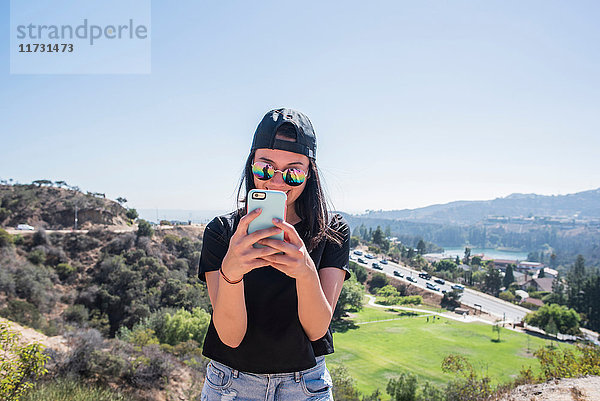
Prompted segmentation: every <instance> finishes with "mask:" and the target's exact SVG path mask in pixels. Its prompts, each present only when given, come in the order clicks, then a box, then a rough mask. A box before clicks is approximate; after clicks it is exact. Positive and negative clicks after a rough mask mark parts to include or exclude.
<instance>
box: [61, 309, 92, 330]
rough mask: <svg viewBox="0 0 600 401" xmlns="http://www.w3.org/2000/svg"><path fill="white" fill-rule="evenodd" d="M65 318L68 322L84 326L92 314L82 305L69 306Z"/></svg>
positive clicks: (64, 314)
mask: <svg viewBox="0 0 600 401" xmlns="http://www.w3.org/2000/svg"><path fill="white" fill-rule="evenodd" d="M63 317H64V318H65V320H66V321H67V322H75V323H77V324H79V325H83V324H84V323H85V322H87V321H88V319H89V318H90V313H89V311H88V310H87V308H86V307H85V306H83V305H81V304H74V305H71V306H69V307H68V308H67V309H66V310H65V311H64V312H63Z"/></svg>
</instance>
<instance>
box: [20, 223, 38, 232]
mask: <svg viewBox="0 0 600 401" xmlns="http://www.w3.org/2000/svg"><path fill="white" fill-rule="evenodd" d="M17 230H28V231H33V230H35V228H33V226H30V225H29V224H19V225H18V226H17Z"/></svg>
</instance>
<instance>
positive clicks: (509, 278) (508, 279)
mask: <svg viewBox="0 0 600 401" xmlns="http://www.w3.org/2000/svg"><path fill="white" fill-rule="evenodd" d="M513 266H514V265H513V264H512V263H511V264H509V265H508V266H506V273H505V274H504V278H503V279H502V285H503V286H504V288H508V287H509V286H510V284H511V283H513V282H514V281H515V275H514V274H513Z"/></svg>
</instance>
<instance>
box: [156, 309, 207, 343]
mask: <svg viewBox="0 0 600 401" xmlns="http://www.w3.org/2000/svg"><path fill="white" fill-rule="evenodd" d="M209 323H210V315H209V314H208V313H207V312H206V311H205V310H203V309H201V308H194V310H193V311H192V312H189V311H187V310H185V309H179V310H178V311H177V312H176V313H175V314H174V315H172V316H171V315H167V319H166V321H165V327H164V332H162V333H160V334H159V335H160V336H161V337H162V338H161V337H159V338H160V340H161V342H163V343H167V344H170V345H176V344H179V343H181V342H184V341H187V340H194V341H196V342H197V343H198V344H203V343H204V336H205V335H206V331H207V330H208V324H209Z"/></svg>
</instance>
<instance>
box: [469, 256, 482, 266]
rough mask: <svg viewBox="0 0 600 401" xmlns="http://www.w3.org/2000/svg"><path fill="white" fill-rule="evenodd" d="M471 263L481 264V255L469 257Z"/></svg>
mask: <svg viewBox="0 0 600 401" xmlns="http://www.w3.org/2000/svg"><path fill="white" fill-rule="evenodd" d="M471 265H475V266H481V256H473V257H472V258H471Z"/></svg>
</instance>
